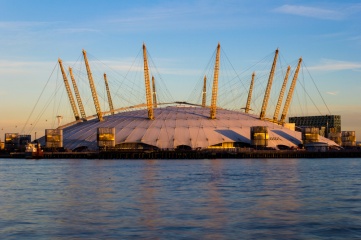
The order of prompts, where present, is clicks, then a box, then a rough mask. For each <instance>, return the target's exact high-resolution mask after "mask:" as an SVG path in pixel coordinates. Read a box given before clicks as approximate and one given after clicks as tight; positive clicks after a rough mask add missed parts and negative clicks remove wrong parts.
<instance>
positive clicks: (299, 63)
mask: <svg viewBox="0 0 361 240" xmlns="http://www.w3.org/2000/svg"><path fill="white" fill-rule="evenodd" d="M301 63H302V58H300V59H299V60H298V65H297V69H296V72H295V74H294V75H293V79H292V83H291V86H290V90H289V91H288V94H287V98H286V102H285V106H284V107H283V111H282V115H281V120H280V123H281V124H283V123H284V122H285V119H286V116H287V113H288V109H289V107H290V104H291V100H292V96H293V91H294V90H295V86H296V82H297V78H298V72H299V71H300V67H301Z"/></svg>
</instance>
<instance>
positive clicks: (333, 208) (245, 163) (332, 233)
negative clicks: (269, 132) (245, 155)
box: [0, 159, 361, 239]
mask: <svg viewBox="0 0 361 240" xmlns="http://www.w3.org/2000/svg"><path fill="white" fill-rule="evenodd" d="M356 238H361V159H219V160H85V159H84V160H79V159H77V160H69V159H67V160H22V159H0V239H356Z"/></svg>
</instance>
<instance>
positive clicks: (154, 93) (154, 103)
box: [152, 76, 157, 108]
mask: <svg viewBox="0 0 361 240" xmlns="http://www.w3.org/2000/svg"><path fill="white" fill-rule="evenodd" d="M152 87H153V88H152V90H153V106H154V107H155V108H156V107H157V91H156V90H155V80H154V76H152Z"/></svg>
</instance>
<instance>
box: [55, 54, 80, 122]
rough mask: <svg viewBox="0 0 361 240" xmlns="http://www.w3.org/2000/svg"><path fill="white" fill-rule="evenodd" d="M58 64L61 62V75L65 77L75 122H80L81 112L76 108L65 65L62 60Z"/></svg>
mask: <svg viewBox="0 0 361 240" xmlns="http://www.w3.org/2000/svg"><path fill="white" fill-rule="evenodd" d="M58 62H59V66H60V70H61V74H62V75H63V79H64V84H65V88H66V92H67V93H68V97H69V100H70V105H71V108H72V110H73V113H74V117H75V120H76V121H78V120H79V119H80V117H79V112H78V109H77V108H76V105H75V101H74V97H73V94H72V92H71V90H70V86H69V82H68V78H67V77H66V73H65V71H64V68H63V63H62V61H61V59H60V58H59V59H58Z"/></svg>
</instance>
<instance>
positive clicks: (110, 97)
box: [104, 73, 114, 115]
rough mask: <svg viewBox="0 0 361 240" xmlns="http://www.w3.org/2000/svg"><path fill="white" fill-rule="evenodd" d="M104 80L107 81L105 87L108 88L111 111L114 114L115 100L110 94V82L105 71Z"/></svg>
mask: <svg viewBox="0 0 361 240" xmlns="http://www.w3.org/2000/svg"><path fill="white" fill-rule="evenodd" d="M104 82H105V89H106V90H107V96H108V102H109V109H110V113H111V114H112V115H114V107H113V100H112V96H111V95H110V90H109V84H108V79H107V74H105V73H104Z"/></svg>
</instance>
